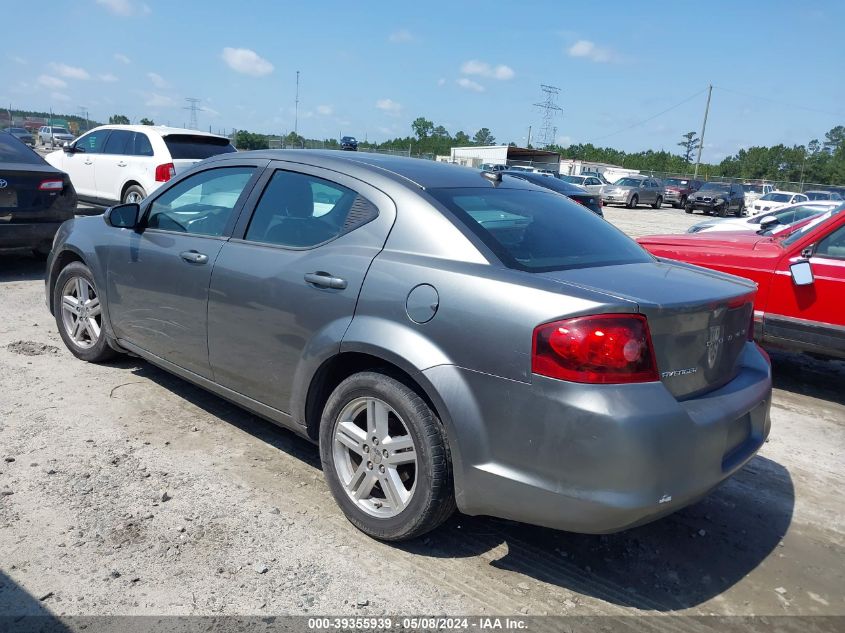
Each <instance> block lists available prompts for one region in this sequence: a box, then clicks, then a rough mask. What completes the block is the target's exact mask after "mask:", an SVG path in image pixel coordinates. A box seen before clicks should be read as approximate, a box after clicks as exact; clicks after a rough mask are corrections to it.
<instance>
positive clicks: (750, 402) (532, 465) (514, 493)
mask: <svg viewBox="0 0 845 633" xmlns="http://www.w3.org/2000/svg"><path fill="white" fill-rule="evenodd" d="M741 364H742V367H741V370H740V372H739V373H738V375H737V376H736V378H735V379H734V380H732V381H731V382H730V383H728V384H727V385H725V386H724V387H722V388H720V389H718V390H715V391H713V392H710V393H708V394H706V395H704V396H700V397H697V398H694V399H691V400H686V401H681V402H679V401H677V400H675V398H674V397H672V395H671V394H670V393H669V391H668V390H667V389H666V388H665V387H664V386H663V384H662V383H660V382H657V383H643V384H636V385H599V386H596V385H590V386H587V385H579V384H575V383H567V382H564V381H559V380H552V379H546V378H542V377H537V376H535V377H534V378H533V382H532V383H531V384H528V383H521V382H515V381H509V380H504V379H501V378H498V377H495V376H490V375H488V374H481V373H478V372H472V371H468V370H464V369H461V368H458V367H454V366H446V365H444V366H438V367H434V368H431V369H429V370H426V371H425V372H424V373H425V374H426V376H427V377H428V379H429V380H430V381H431V384H432V385H433V386H434V387H435V388H436V389H437V390H438V392H439V393H440V394H441V395H442V396H443V401H444V405H445V406H446V408H447V409H448V419H449V420H450V422H449V427H450V428H449V430H448V433H449V436H450V444H451V445H453V446H455V449H454V450H455V451H456V452H458V453H459V455H460V457H459V459H457V460H455V486H456V498H457V502H458V507H459V508H460V510H461V511H462V512H464V513H466V514H473V515H476V514H484V515H492V516H498V517H502V518H507V519H513V520H517V521H523V522H526V523H533V524H536V525H543V526H546V527H551V528H556V529H562V530H568V531H573V532H584V533H608V532H616V531H620V530H624V529H626V528H629V527H633V526H636V525H639V524H642V523H646V522H649V521H652V520H654V519H657V518H659V517H661V516H664V515H666V514H669V513H671V512H674V511H675V510H678V509H679V508H682V507H684V506H686V505H689V504H690V503H693V502H695V501H697V500H698V499H700V498H701V497H703V496H704V495H706V494H707V493H708V492H709V491H710V490H712V489H713V488H714V487H715V486H717V485H719V483H721V482H722V481H724V480H725V479H726V478H728V477H729V476H731V475H732V474H733V473H734V472H736V471H737V470H738V469H739V468H741V467H742V466H743V465H744V464H745V463H746V462H748V460H750V459H751V458H752V457H753V456H754V454H755V453H756V452H757V450H758V449H759V448H760V446H761V445H762V443H763V441H764V440H765V438H766V437H767V436H768V434H769V426H770V421H769V407H770V403H771V371H770V367H769V365H768V363H767V362H766V360H765V359H764V358H763V356H762V355H761V353H760V352H759V350H758V349H757V347H756V345H754V344H753V343H749V344H748V345H746V347H745V349H744V350H743V354H742V359H741Z"/></svg>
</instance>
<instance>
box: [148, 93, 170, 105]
mask: <svg viewBox="0 0 845 633" xmlns="http://www.w3.org/2000/svg"><path fill="white" fill-rule="evenodd" d="M144 105H147V106H150V107H151V108H173V107H176V100H175V99H173V98H172V97H168V96H165V95H160V94H158V93H156V92H153V93H151V94H148V95H147V98H146V100H145V101H144Z"/></svg>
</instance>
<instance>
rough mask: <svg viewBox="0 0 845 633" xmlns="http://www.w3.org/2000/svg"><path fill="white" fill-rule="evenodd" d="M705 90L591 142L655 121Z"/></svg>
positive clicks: (705, 90)
mask: <svg viewBox="0 0 845 633" xmlns="http://www.w3.org/2000/svg"><path fill="white" fill-rule="evenodd" d="M705 92H707V88H705V89H704V90H699V91H698V92H696V93H695V94H694V95H692V96H691V97H687V98H686V99H684V100H683V101H680V102H678V103H676V104H675V105H673V106H671V107H669V108H666V109H665V110H661V111H660V112H658V113H657V114H655V115H654V116H650V117H648V118H647V119H643V120H642V121H637V122H636V123H634V124H632V125H629V126H628V127H624V128H622V129H621V130H616V131H615V132H611V133H610V134H605V135H604V136H599V137H598V138H594V139H593V140H592V141H590V142H591V143H595V142H596V141H601V140H603V139H606V138H609V137H611V136H616V135H617V134H621V133H622V132H627V131H628V130H631V129H633V128H635V127H637V126H640V125H642V124H643V123H648V122H649V121H653V120H654V119H656V118H657V117H659V116H662V115H664V114H666V113H667V112H670V111H671V110H674V109H675V108H679V107H681V106H682V105H684V104H685V103H687V102H689V101H692V100H693V99H695V98H696V97H697V96H699V95H702V94H704V93H705Z"/></svg>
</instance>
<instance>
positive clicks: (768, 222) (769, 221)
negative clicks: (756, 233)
mask: <svg viewBox="0 0 845 633" xmlns="http://www.w3.org/2000/svg"><path fill="white" fill-rule="evenodd" d="M776 224H780V220H778V219H777V218H776V217H775V216H773V215H768V216H766V217H765V218H763V219H762V220H760V230H761V231H768V230H769V229H770V228H772V227H774V226H775V225H776Z"/></svg>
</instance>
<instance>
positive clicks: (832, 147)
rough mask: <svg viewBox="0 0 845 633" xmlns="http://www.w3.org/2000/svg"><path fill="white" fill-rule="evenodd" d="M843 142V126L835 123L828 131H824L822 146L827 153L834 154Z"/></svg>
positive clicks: (844, 133)
mask: <svg viewBox="0 0 845 633" xmlns="http://www.w3.org/2000/svg"><path fill="white" fill-rule="evenodd" d="M843 144H845V126H842V125H837V126H836V127H835V128H833V129H831V130H830V131H829V132H825V134H824V143H823V144H822V147H823V148H824V151H826V152H827V153H828V154H830V155H833V154H835V153H836V150H837V149H839V148H840V147H842V145H843Z"/></svg>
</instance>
